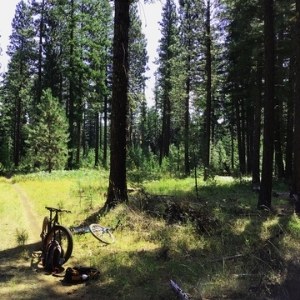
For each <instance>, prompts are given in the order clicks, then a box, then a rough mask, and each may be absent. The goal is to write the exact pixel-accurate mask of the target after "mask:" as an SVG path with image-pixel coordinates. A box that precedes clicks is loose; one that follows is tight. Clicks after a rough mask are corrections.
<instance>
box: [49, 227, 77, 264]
mask: <svg viewBox="0 0 300 300" xmlns="http://www.w3.org/2000/svg"><path fill="white" fill-rule="evenodd" d="M53 239H55V240H56V241H58V243H59V244H60V246H61V249H62V251H61V265H63V264H64V263H66V262H67V261H68V259H69V258H70V257H71V254H72V251H73V236H72V233H71V231H70V230H69V229H68V228H67V227H64V226H62V225H54V227H53V228H51V230H50V231H49V233H48V234H47V235H46V237H45V239H44V249H47V245H48V244H49V243H50V242H51V240H53Z"/></svg>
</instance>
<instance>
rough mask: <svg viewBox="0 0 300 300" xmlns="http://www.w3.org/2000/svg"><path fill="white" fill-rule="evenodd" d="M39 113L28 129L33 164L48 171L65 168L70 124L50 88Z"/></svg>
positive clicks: (43, 98) (42, 98) (42, 99)
mask: <svg viewBox="0 0 300 300" xmlns="http://www.w3.org/2000/svg"><path fill="white" fill-rule="evenodd" d="M37 113H38V116H39V118H38V119H37V121H36V122H35V123H34V124H32V125H30V126H29V129H28V132H29V136H28V140H27V142H28V145H29V146H30V153H31V159H32V164H33V166H36V165H38V166H39V167H40V168H41V169H45V170H47V171H48V172H51V171H52V170H54V169H63V168H65V166H66V162H67V154H68V149H67V142H68V133H67V129H68V125H67V120H66V118H65V112H64V110H63V109H62V108H61V106H60V105H59V101H58V99H57V98H55V97H53V95H52V92H51V90H50V89H47V90H45V91H43V93H42V97H41V103H40V104H39V105H38V106H37Z"/></svg>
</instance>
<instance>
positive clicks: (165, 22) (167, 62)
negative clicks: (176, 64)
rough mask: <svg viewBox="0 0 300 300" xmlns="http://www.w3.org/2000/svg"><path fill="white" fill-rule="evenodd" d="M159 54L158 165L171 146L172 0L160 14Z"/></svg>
mask: <svg viewBox="0 0 300 300" xmlns="http://www.w3.org/2000/svg"><path fill="white" fill-rule="evenodd" d="M160 25H161V32H162V38H161V39H160V41H159V42H160V45H159V53H158V56H159V58H158V63H159V67H158V73H157V75H158V77H157V80H158V86H159V91H160V93H159V99H157V100H158V105H159V108H160V110H161V114H162V132H161V141H160V156H159V164H160V165H161V164H162V161H163V158H165V157H168V156H169V150H170V144H171V117H172V101H171V93H172V60H173V59H174V58H175V57H176V55H175V53H176V45H178V43H177V40H178V16H177V13H176V6H175V3H174V1H173V0H167V1H166V3H165V5H164V7H163V12H162V22H161V23H160Z"/></svg>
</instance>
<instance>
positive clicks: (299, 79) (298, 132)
mask: <svg viewBox="0 0 300 300" xmlns="http://www.w3.org/2000/svg"><path fill="white" fill-rule="evenodd" d="M295 40H296V45H297V47H296V97H295V117H294V120H295V125H294V126H295V133H294V189H295V193H296V194H297V196H298V201H297V203H296V209H295V211H296V213H297V214H299V213H300V47H299V43H300V0H296V39H295Z"/></svg>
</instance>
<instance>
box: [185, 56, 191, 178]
mask: <svg viewBox="0 0 300 300" xmlns="http://www.w3.org/2000/svg"><path fill="white" fill-rule="evenodd" d="M190 60H191V58H190V55H188V76H187V79H186V92H185V93H186V96H185V97H186V98H185V114H184V168H185V175H187V176H188V175H190V172H191V169H190V153H189V152H190V150H189V140H190V85H191V79H190V75H189V74H190Z"/></svg>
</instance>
